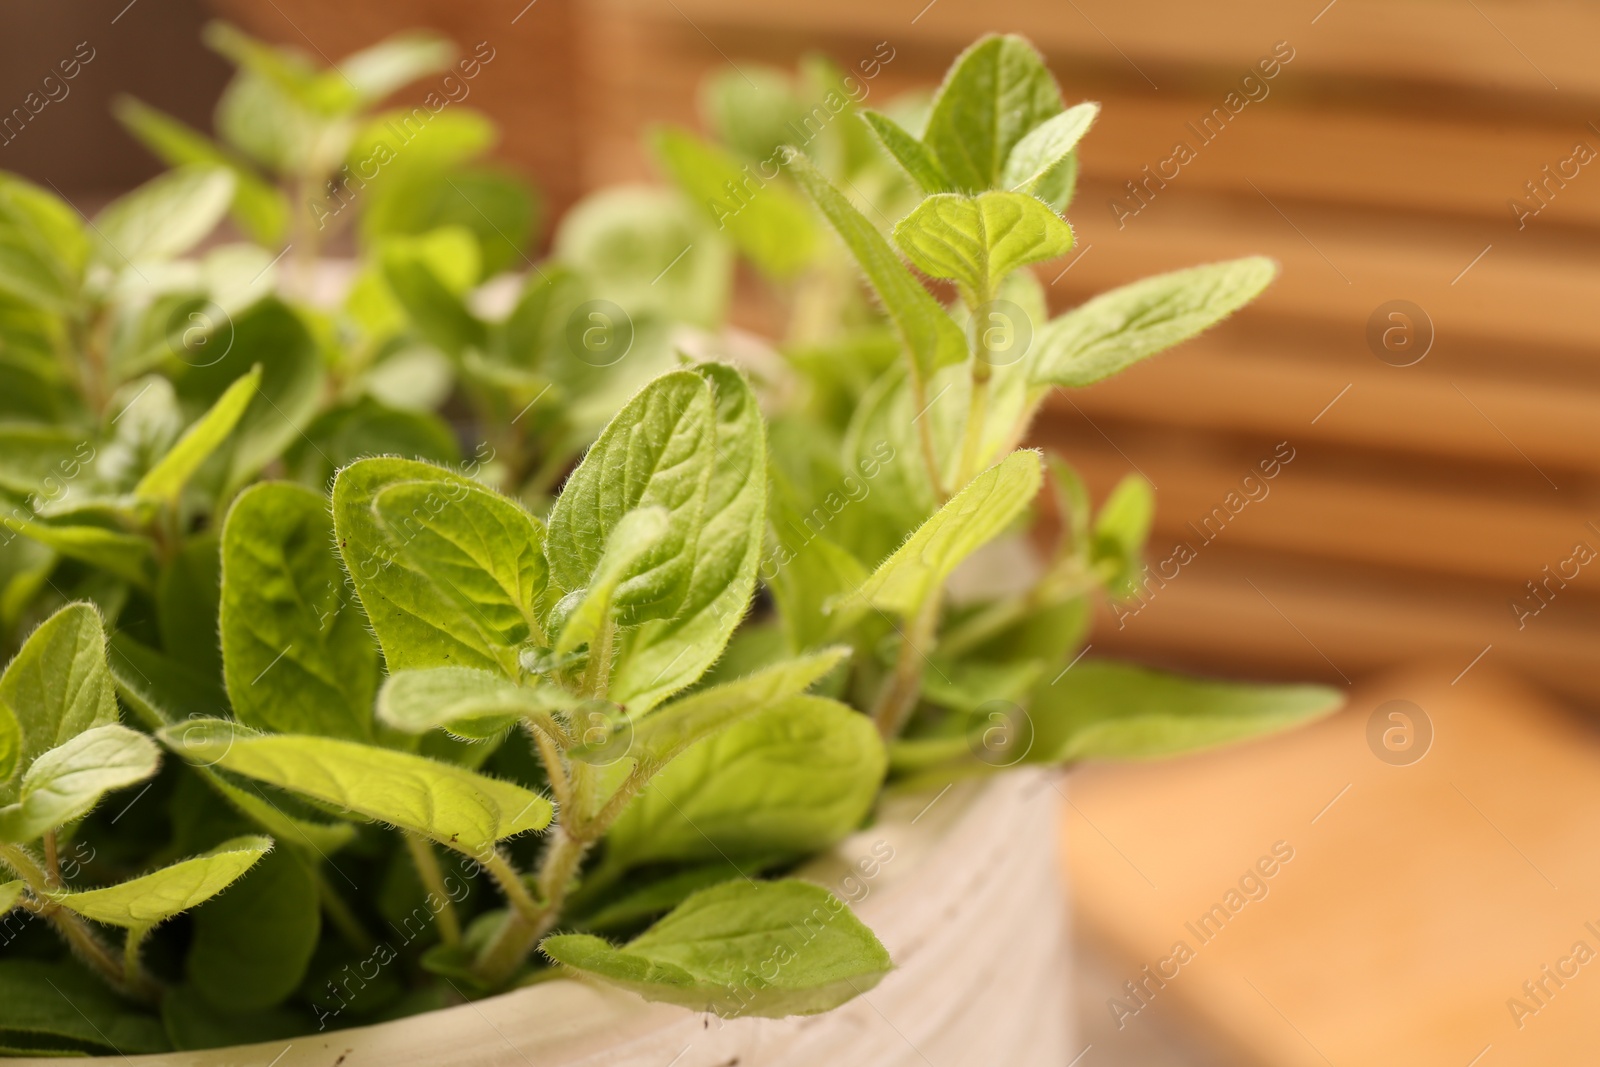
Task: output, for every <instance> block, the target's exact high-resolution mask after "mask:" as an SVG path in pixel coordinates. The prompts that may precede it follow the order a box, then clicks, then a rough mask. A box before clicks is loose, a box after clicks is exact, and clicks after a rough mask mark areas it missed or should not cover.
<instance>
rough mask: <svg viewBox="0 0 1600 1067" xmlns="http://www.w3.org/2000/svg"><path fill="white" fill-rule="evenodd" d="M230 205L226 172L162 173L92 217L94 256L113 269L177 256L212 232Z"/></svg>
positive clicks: (192, 168)
mask: <svg viewBox="0 0 1600 1067" xmlns="http://www.w3.org/2000/svg"><path fill="white" fill-rule="evenodd" d="M232 201H233V175H232V174H231V173H229V171H228V170H227V169H226V168H223V167H214V166H206V165H199V166H189V167H180V168H178V169H177V170H171V171H168V172H167V173H165V174H162V175H160V176H158V177H155V178H152V179H151V180H150V181H148V182H145V183H144V184H143V185H141V186H139V188H137V189H135V190H134V191H133V192H131V193H128V194H126V195H124V196H122V197H121V198H119V199H117V200H114V201H112V202H111V203H110V204H109V205H108V206H107V207H106V208H105V209H104V210H103V211H101V212H100V214H98V215H96V216H95V220H94V230H95V234H96V236H97V237H98V238H99V241H98V242H97V245H96V248H95V257H96V258H97V259H98V260H99V261H100V262H102V263H105V264H108V265H109V266H111V267H112V268H114V269H121V268H123V267H125V266H126V265H128V264H130V263H143V262H148V261H154V260H164V259H171V258H173V257H174V256H181V255H182V254H183V253H185V252H187V251H189V249H191V248H193V247H194V246H195V245H197V244H199V243H200V241H201V239H202V238H204V237H205V236H206V235H207V234H209V233H210V232H211V231H212V230H213V229H215V228H216V225H217V223H218V222H220V221H222V216H223V215H225V214H226V213H227V211H228V205H229V204H230V203H231V202H232Z"/></svg>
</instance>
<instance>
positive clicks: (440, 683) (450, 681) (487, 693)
mask: <svg viewBox="0 0 1600 1067" xmlns="http://www.w3.org/2000/svg"><path fill="white" fill-rule="evenodd" d="M577 702H578V701H577V698H576V697H573V696H572V695H571V694H569V693H567V692H566V691H565V690H563V689H560V688H558V687H556V686H553V685H547V684H544V683H538V684H535V685H518V684H517V683H516V682H513V681H511V680H509V679H508V678H506V677H505V676H504V675H501V674H497V673H494V672H492V671H479V670H473V669H472V668H470V667H435V668H433V669H431V670H421V671H396V672H395V673H394V674H391V675H390V676H389V677H388V678H387V679H385V681H384V683H383V688H382V689H380V690H378V705H377V713H378V719H379V721H381V722H383V723H384V724H385V725H387V726H392V727H394V728H395V729H396V730H400V731H403V732H404V733H408V734H420V733H426V732H427V731H429V730H432V729H435V728H438V727H442V728H444V730H446V731H447V732H448V733H451V734H453V735H455V736H456V737H461V738H464V739H467V740H481V739H483V738H488V737H493V736H495V735H496V734H498V733H500V732H501V731H503V730H505V729H506V728H508V727H510V726H513V725H515V724H516V723H517V722H519V721H520V720H521V719H522V718H523V717H525V716H530V715H531V716H536V717H546V718H547V717H548V714H549V713H550V712H553V711H559V710H562V709H564V708H569V707H571V706H572V705H574V704H576V703H577Z"/></svg>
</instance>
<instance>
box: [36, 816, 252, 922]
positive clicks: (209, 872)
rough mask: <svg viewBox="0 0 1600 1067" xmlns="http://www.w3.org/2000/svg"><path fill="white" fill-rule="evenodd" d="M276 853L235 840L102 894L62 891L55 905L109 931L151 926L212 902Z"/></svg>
mask: <svg viewBox="0 0 1600 1067" xmlns="http://www.w3.org/2000/svg"><path fill="white" fill-rule="evenodd" d="M271 848H272V839H271V838H270V837H257V836H246V837H235V838H232V839H231V840H228V841H224V842H223V843H222V844H220V845H218V846H217V847H216V848H214V849H211V850H210V851H208V852H202V853H201V854H200V855H198V856H195V857H193V858H191V859H186V860H180V861H179V862H177V863H174V864H173V865H172V866H170V867H163V868H161V869H160V870H158V871H152V872H151V873H150V874H146V875H141V876H140V877H138V878H131V879H129V880H128V881H126V882H119V883H117V884H116V885H111V886H106V887H105V888H104V889H86V890H76V891H75V890H61V891H59V892H55V893H51V894H49V898H50V899H51V900H53V901H54V902H55V903H57V904H59V905H61V906H62V907H64V908H66V909H68V910H69V911H75V912H77V913H78V914H79V915H82V916H84V917H85V918H88V919H93V920H94V921H95V922H102V923H106V924H107V925H110V926H126V927H130V928H131V927H147V926H154V925H155V924H156V923H161V922H166V921H167V920H168V919H170V918H172V917H173V916H174V915H180V914H182V913H183V912H186V911H188V910H189V909H190V908H192V907H194V906H195V905H197V904H200V903H201V902H203V901H206V900H210V899H211V898H212V897H214V896H216V895H217V894H218V893H220V892H222V891H223V890H224V889H226V888H228V886H230V885H232V884H233V883H234V882H235V881H237V880H238V879H239V877H240V876H241V875H243V874H244V872H245V871H248V870H249V869H250V868H251V867H252V866H254V864H255V862H256V860H258V859H260V858H261V857H262V856H264V855H266V853H267V851H268V850H269V849H271Z"/></svg>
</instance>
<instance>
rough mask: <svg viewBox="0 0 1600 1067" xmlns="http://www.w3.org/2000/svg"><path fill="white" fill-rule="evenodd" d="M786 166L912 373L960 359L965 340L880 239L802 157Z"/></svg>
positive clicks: (963, 356) (928, 371)
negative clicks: (857, 270)
mask: <svg viewBox="0 0 1600 1067" xmlns="http://www.w3.org/2000/svg"><path fill="white" fill-rule="evenodd" d="M788 162H789V173H790V174H792V175H793V176H794V179H795V181H797V182H799V183H800V187H801V188H803V189H804V190H805V191H806V192H807V193H809V194H810V196H811V199H812V200H813V201H815V202H816V205H817V207H818V208H819V209H820V210H821V211H822V214H823V215H824V216H826V217H827V219H828V221H829V222H830V223H832V224H833V228H834V229H835V230H836V231H838V234H839V236H840V238H841V239H843V241H844V243H845V247H847V248H849V249H850V253H851V255H853V256H855V258H856V262H857V263H859V264H860V265H861V269H862V271H863V272H864V273H865V274H866V276H867V280H868V281H869V282H871V283H872V289H873V291H874V292H876V293H877V294H878V299H879V300H882V301H883V306H884V310H886V311H887V312H888V313H889V318H890V319H891V320H892V321H893V322H894V326H895V331H896V332H897V333H899V335H900V339H901V341H903V342H904V343H905V346H906V348H908V349H910V350H911V359H912V365H913V367H914V368H915V370H916V372H917V374H918V375H919V376H920V377H921V378H923V379H926V378H928V377H929V376H930V375H931V374H932V373H933V372H934V371H935V370H937V369H939V368H940V367H942V366H945V365H946V364H949V363H960V362H962V361H963V360H965V359H966V358H967V341H966V338H965V337H963V336H962V335H961V329H960V327H958V326H957V325H956V324H955V322H954V321H953V320H952V319H951V318H950V316H949V315H947V314H945V310H944V308H942V307H940V306H939V302H938V301H937V300H935V299H934V298H933V297H932V296H931V295H930V294H929V293H928V291H927V290H926V289H924V288H923V287H922V283H921V282H919V281H917V279H916V277H915V276H914V275H913V274H912V273H911V272H910V271H909V270H907V269H906V265H905V264H904V263H902V262H900V257H899V256H897V255H895V253H894V249H892V248H890V247H889V242H888V241H887V240H886V239H885V238H884V236H883V234H881V233H879V232H878V230H877V228H876V227H875V226H873V225H872V223H871V222H869V221H867V218H866V216H864V215H862V214H861V212H859V211H857V210H856V209H855V208H854V207H853V206H851V204H850V201H848V200H846V199H845V198H844V195H843V194H842V193H840V192H839V190H837V189H835V188H834V187H833V185H832V184H831V183H830V182H829V181H828V179H827V178H825V177H823V176H822V173H821V172H820V171H818V170H817V168H816V166H815V165H814V164H813V163H812V162H811V161H810V160H809V159H807V158H806V157H805V156H804V155H801V154H800V153H795V154H794V155H792V156H791V157H790V158H789V161H788Z"/></svg>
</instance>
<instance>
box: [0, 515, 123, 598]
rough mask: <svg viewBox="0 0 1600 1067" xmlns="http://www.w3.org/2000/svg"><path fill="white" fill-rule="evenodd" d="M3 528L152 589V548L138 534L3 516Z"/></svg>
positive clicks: (70, 557)
mask: <svg viewBox="0 0 1600 1067" xmlns="http://www.w3.org/2000/svg"><path fill="white" fill-rule="evenodd" d="M0 526H4V527H5V528H6V529H8V530H10V531H11V532H12V533H19V534H21V535H22V536H23V537H26V538H28V539H30V540H32V541H37V542H38V543H39V544H41V545H44V546H45V547H46V548H49V549H53V550H54V551H56V552H58V553H60V554H61V555H63V556H66V557H67V558H69V559H76V560H82V561H83V562H84V563H88V564H90V565H92V566H95V567H99V568H100V569H101V570H104V571H107V572H108V573H110V574H113V575H115V576H116V577H118V578H124V579H126V580H127V581H130V582H132V583H133V584H135V585H139V586H145V587H148V586H150V585H151V584H152V583H153V579H154V574H153V568H152V564H151V548H152V546H151V544H150V542H149V540H147V539H146V538H143V537H140V536H139V535H138V534H130V533H123V532H121V531H120V530H107V529H105V528H104V527H101V526H50V525H47V524H45V523H42V522H34V521H32V520H30V519H24V518H18V517H17V516H16V515H15V514H0Z"/></svg>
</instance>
